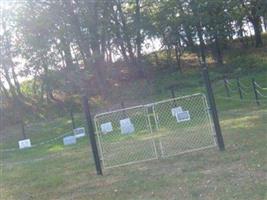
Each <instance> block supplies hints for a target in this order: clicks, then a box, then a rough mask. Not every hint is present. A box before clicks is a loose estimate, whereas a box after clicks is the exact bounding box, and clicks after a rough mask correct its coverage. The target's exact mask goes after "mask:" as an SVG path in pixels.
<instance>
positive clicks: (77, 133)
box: [73, 127, 85, 138]
mask: <svg viewBox="0 0 267 200" xmlns="http://www.w3.org/2000/svg"><path fill="white" fill-rule="evenodd" d="M73 133H74V136H75V137H76V138H81V137H84V136H85V128H83V127H80V128H76V129H73Z"/></svg>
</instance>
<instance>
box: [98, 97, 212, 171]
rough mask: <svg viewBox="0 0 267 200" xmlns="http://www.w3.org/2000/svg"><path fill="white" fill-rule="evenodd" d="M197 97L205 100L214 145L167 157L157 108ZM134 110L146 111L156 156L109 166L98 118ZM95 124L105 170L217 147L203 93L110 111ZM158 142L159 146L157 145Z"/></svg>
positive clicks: (204, 105) (204, 103)
mask: <svg viewBox="0 0 267 200" xmlns="http://www.w3.org/2000/svg"><path fill="white" fill-rule="evenodd" d="M196 96H200V97H201V98H202V100H203V102H202V103H203V108H204V109H205V110H206V111H207V114H206V120H207V122H208V123H209V127H208V129H209V132H210V133H211V137H213V141H214V143H213V144H211V145H208V146H204V147H201V148H193V149H189V150H185V151H181V152H178V153H175V154H170V155H167V156H165V155H164V150H163V144H162V141H161V137H158V133H159V129H160V125H159V123H158V121H159V116H158V113H157V112H156V106H157V105H158V104H162V103H165V102H170V101H179V100H181V99H186V98H192V97H196ZM149 108H151V109H152V113H151V114H152V116H153V120H154V122H155V130H153V128H152V124H151V119H150V115H149ZM133 109H143V111H144V117H145V118H146V125H147V131H148V134H151V138H150V139H148V140H151V142H152V147H153V151H154V155H155V156H154V157H151V158H147V159H142V160H135V161H130V162H125V163H120V164H116V165H112V166H108V165H106V163H105V155H104V153H103V148H105V147H103V140H102V138H101V134H102V133H101V130H100V126H99V124H98V118H99V117H101V116H104V115H112V114H114V113H118V112H125V111H130V110H133ZM94 122H95V129H96V135H97V140H98V147H99V152H100V159H101V161H102V165H103V168H104V169H108V168H114V167H120V166H125V165H130V164H134V163H140V162H145V161H149V160H155V159H159V158H167V157H170V156H175V155H180V154H184V153H188V152H194V151H199V150H204V149H208V148H212V147H215V146H216V145H217V142H216V135H215V131H214V127H213V125H212V119H211V115H210V112H209V107H208V103H207V99H206V96H205V95H204V94H201V93H197V94H193V95H187V96H183V97H177V98H171V99H167V100H163V101H159V102H155V103H150V104H146V105H139V106H134V107H128V108H124V109H118V110H114V111H110V112H104V113H100V114H97V115H95V117H94ZM156 141H157V143H158V144H156ZM115 143H116V142H115ZM117 143H119V142H117Z"/></svg>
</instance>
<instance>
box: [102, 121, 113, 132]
mask: <svg viewBox="0 0 267 200" xmlns="http://www.w3.org/2000/svg"><path fill="white" fill-rule="evenodd" d="M100 127H101V132H102V133H103V134H107V133H110V132H112V131H113V127H112V124H111V122H107V123H104V124H101V126H100Z"/></svg>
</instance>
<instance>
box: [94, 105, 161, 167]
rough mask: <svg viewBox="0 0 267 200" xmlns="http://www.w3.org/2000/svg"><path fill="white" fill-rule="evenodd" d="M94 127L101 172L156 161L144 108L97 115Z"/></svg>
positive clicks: (148, 120) (149, 125)
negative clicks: (105, 169)
mask: <svg viewBox="0 0 267 200" xmlns="http://www.w3.org/2000/svg"><path fill="white" fill-rule="evenodd" d="M95 126H96V132H97V136H98V142H99V143H98V145H99V149H100V154H101V160H102V164H103V167H104V168H110V167H115V166H122V165H126V164H130V163H136V162H142V161H147V160H152V159H157V151H156V146H155V143H154V139H153V135H152V129H151V123H150V118H149V116H148V113H147V108H146V107H145V106H137V107H132V108H126V109H121V110H117V111H112V112H107V113H102V114H99V115H96V116H95Z"/></svg>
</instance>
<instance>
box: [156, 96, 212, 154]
mask: <svg viewBox="0 0 267 200" xmlns="http://www.w3.org/2000/svg"><path fill="white" fill-rule="evenodd" d="M197 96H199V97H201V98H202V101H203V102H202V103H203V108H204V109H205V110H206V115H205V116H206V120H207V122H208V129H209V133H210V137H211V138H212V139H213V143H211V144H210V145H208V146H203V147H200V148H192V149H189V150H185V151H181V152H177V153H173V154H170V155H165V153H164V150H163V149H164V147H163V144H162V141H161V138H162V137H159V149H160V153H159V155H160V157H161V158H168V157H171V156H176V155H181V154H185V153H189V152H194V151H200V150H205V149H209V148H213V147H216V146H217V140H216V134H215V130H214V127H213V123H212V118H211V115H210V112H209V111H210V108H209V106H208V102H207V99H206V96H205V95H204V94H202V93H197V94H193V95H187V96H182V97H177V98H171V99H167V100H163V101H159V102H155V103H154V104H153V114H154V119H155V123H156V131H155V132H156V135H157V134H158V131H159V130H160V125H159V115H158V113H157V112H156V109H155V107H156V106H157V105H158V104H163V103H166V102H173V101H179V100H181V99H187V98H192V97H197Z"/></svg>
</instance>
